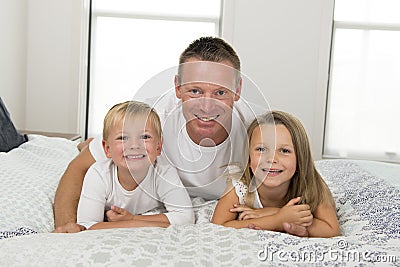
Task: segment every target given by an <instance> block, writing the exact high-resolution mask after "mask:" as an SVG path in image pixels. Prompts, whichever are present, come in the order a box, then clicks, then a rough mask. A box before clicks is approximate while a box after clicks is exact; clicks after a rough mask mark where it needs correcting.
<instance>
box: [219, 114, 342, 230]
mask: <svg viewBox="0 0 400 267" xmlns="http://www.w3.org/2000/svg"><path fill="white" fill-rule="evenodd" d="M247 134H248V148H249V159H248V163H247V166H246V168H245V171H244V173H242V172H236V173H234V174H232V173H230V174H228V175H229V178H230V180H231V181H232V183H231V184H230V185H228V187H227V189H226V194H225V195H224V196H223V197H222V198H221V199H220V200H219V202H218V204H217V207H216V208H215V212H214V215H213V218H212V222H213V223H216V224H221V225H224V226H229V227H234V228H247V227H250V228H255V229H265V230H273V231H283V230H284V228H283V224H284V223H289V224H291V225H295V226H296V227H301V228H304V232H305V235H306V236H307V235H308V236H310V237H331V236H337V235H340V227H339V223H338V220H337V217H336V211H335V203H334V200H333V197H332V194H331V192H330V190H329V188H328V186H327V185H326V183H325V182H324V180H323V179H322V177H321V175H320V174H319V173H318V172H317V170H316V168H315V166H314V162H313V159H312V155H311V149H310V145H309V141H308V137H307V134H306V131H305V129H304V127H303V126H302V124H301V122H300V121H299V120H298V119H296V118H295V117H293V116H292V115H290V114H288V113H285V112H282V111H272V112H268V113H266V114H264V115H262V116H260V117H259V118H257V119H255V120H254V121H253V122H252V123H251V125H250V126H249V128H248V131H247ZM233 188H234V189H235V190H231V189H233ZM238 203H239V204H240V205H238ZM305 203H306V204H305Z"/></svg>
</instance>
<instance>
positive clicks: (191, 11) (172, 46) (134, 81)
mask: <svg viewBox="0 0 400 267" xmlns="http://www.w3.org/2000/svg"><path fill="white" fill-rule="evenodd" d="M91 12H92V13H91V14H92V21H91V51H90V69H91V71H90V89H89V108H88V127H87V128H88V129H87V133H88V134H87V135H88V136H94V135H96V134H99V133H101V131H102V124H103V118H104V116H105V114H106V112H107V111H108V109H109V108H110V107H111V106H113V105H114V104H116V103H118V102H122V101H127V100H132V99H133V97H134V95H135V93H136V92H137V90H138V89H139V88H140V87H141V86H142V85H143V84H144V83H145V82H146V81H147V80H148V79H150V78H151V77H153V76H155V75H157V74H158V73H160V72H162V71H164V70H166V69H168V68H171V67H174V66H177V65H178V59H179V55H180V53H181V52H182V51H183V50H184V49H185V48H186V47H187V46H188V45H189V43H191V42H192V41H193V40H195V39H197V38H198V37H201V36H218V34H219V20H220V13H221V1H219V0H218V1H217V0H201V1H198V0H168V1H165V0H146V1H139V0H113V1H109V0H92V10H91ZM172 82H173V77H171V83H172Z"/></svg>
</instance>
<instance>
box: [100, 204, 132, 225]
mask: <svg viewBox="0 0 400 267" xmlns="http://www.w3.org/2000/svg"><path fill="white" fill-rule="evenodd" d="M106 215H107V219H108V221H109V222H118V221H130V220H133V215H132V213H130V212H129V211H127V210H126V209H123V208H120V207H117V206H111V209H110V210H108V211H107V212H106Z"/></svg>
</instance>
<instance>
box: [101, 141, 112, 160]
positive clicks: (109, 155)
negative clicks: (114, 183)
mask: <svg viewBox="0 0 400 267" xmlns="http://www.w3.org/2000/svg"><path fill="white" fill-rule="evenodd" d="M101 144H102V145H103V149H104V152H105V153H106V157H107V158H111V153H110V146H109V145H108V144H107V141H104V140H102V141H101Z"/></svg>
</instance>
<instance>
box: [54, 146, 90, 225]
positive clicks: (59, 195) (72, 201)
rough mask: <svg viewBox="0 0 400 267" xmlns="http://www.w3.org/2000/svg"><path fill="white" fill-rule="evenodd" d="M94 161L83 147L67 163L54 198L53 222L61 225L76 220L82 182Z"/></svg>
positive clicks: (86, 148)
mask: <svg viewBox="0 0 400 267" xmlns="http://www.w3.org/2000/svg"><path fill="white" fill-rule="evenodd" d="M94 162H95V159H94V158H93V156H92V154H91V153H90V151H89V149H88V147H85V148H84V149H83V150H82V151H81V152H80V153H79V154H78V155H77V156H76V157H75V158H74V159H73V160H72V161H71V162H70V163H69V165H68V167H67V169H66V171H65V172H64V174H63V175H62V177H61V179H60V182H59V184H58V187H57V191H56V194H55V198H54V223H55V227H56V228H57V227H61V226H63V225H65V224H67V223H71V222H72V223H75V222H76V212H77V207H78V202H79V197H80V194H81V190H82V183H83V179H84V177H85V174H86V172H87V170H88V169H89V167H90V166H91V165H92V164H93V163H94Z"/></svg>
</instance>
